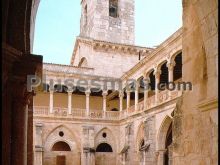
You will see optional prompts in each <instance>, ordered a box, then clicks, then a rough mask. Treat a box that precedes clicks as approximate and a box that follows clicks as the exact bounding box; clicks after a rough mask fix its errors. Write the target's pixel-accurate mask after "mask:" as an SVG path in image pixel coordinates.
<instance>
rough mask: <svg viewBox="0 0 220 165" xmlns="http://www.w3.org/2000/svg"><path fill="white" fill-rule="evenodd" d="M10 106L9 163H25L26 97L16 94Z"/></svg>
mask: <svg viewBox="0 0 220 165" xmlns="http://www.w3.org/2000/svg"><path fill="white" fill-rule="evenodd" d="M18 88H19V87H18ZM19 92H21V91H19ZM17 95H19V93H17ZM12 106H13V112H12V130H11V131H12V137H11V148H12V150H11V155H12V156H11V163H12V165H20V164H22V165H27V163H28V162H27V159H28V158H27V139H28V135H27V131H28V99H26V98H23V97H21V96H20V97H19V96H16V98H14V101H13V103H12Z"/></svg>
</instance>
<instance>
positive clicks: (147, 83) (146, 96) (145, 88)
mask: <svg viewBox="0 0 220 165" xmlns="http://www.w3.org/2000/svg"><path fill="white" fill-rule="evenodd" d="M144 80H145V87H144V110H146V109H147V98H148V91H149V83H150V79H149V77H148V76H146V75H145V76H144Z"/></svg>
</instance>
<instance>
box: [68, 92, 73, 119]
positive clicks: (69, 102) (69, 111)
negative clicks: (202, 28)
mask: <svg viewBox="0 0 220 165" xmlns="http://www.w3.org/2000/svg"><path fill="white" fill-rule="evenodd" d="M72 93H73V91H72V90H68V114H69V115H71V114H72Z"/></svg>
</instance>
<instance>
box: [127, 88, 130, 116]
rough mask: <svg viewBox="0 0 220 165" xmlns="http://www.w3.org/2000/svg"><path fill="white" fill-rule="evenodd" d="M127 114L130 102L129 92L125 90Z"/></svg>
mask: <svg viewBox="0 0 220 165" xmlns="http://www.w3.org/2000/svg"><path fill="white" fill-rule="evenodd" d="M126 93H127V112H128V108H130V102H131V91H130V90H127V91H126Z"/></svg>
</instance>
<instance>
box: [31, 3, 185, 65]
mask: <svg viewBox="0 0 220 165" xmlns="http://www.w3.org/2000/svg"><path fill="white" fill-rule="evenodd" d="M80 1H81V0H41V1H40V5H39V8H38V12H37V16H36V22H35V34H34V47H33V53H34V54H37V55H43V62H49V63H57V64H66V65H69V64H70V59H71V55H72V52H73V48H74V43H75V39H76V37H77V36H78V35H79V33H80V16H81V6H80ZM181 26H182V1H181V0H135V45H139V46H146V47H154V46H157V45H159V44H160V43H162V42H163V41H164V40H166V39H167V38H168V37H169V36H170V35H172V34H173V33H174V32H175V31H177V30H178V29H179V28H180V27H181Z"/></svg>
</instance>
